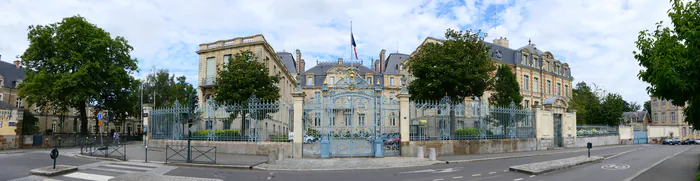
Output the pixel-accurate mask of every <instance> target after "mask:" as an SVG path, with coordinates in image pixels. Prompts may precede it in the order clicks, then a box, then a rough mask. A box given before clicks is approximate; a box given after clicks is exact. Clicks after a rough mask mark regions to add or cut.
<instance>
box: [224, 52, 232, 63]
mask: <svg viewBox="0 0 700 181" xmlns="http://www.w3.org/2000/svg"><path fill="white" fill-rule="evenodd" d="M230 59H231V54H228V55H224V65H226V64H228V61H229V60H230Z"/></svg>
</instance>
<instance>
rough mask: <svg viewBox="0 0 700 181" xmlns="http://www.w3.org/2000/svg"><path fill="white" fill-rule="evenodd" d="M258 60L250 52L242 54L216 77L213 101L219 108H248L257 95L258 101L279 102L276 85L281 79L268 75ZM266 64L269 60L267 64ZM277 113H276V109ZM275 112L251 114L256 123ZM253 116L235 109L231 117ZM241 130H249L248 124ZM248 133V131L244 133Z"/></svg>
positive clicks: (234, 56)
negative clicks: (249, 101) (250, 101)
mask: <svg viewBox="0 0 700 181" xmlns="http://www.w3.org/2000/svg"><path fill="white" fill-rule="evenodd" d="M256 59H257V58H256V56H255V55H254V54H253V52H251V51H250V50H246V51H241V52H238V53H236V54H235V55H233V57H232V58H231V59H230V60H229V61H228V63H227V64H224V65H223V67H222V69H221V70H220V71H219V72H218V74H217V77H216V96H215V97H214V100H215V101H216V103H217V104H218V105H220V106H221V105H223V106H231V105H240V106H243V107H245V106H247V105H248V99H249V98H250V97H251V96H253V95H255V96H256V97H257V98H258V99H261V100H268V101H276V100H278V99H279V98H280V95H279V90H280V89H279V87H277V83H279V81H280V77H278V76H274V75H269V69H268V68H267V66H265V64H264V63H262V62H258V61H255V60H256ZM265 61H267V60H265ZM273 110H275V109H273ZM273 112H274V111H257V113H259V114H252V115H250V116H253V117H254V118H255V119H263V118H266V117H268V116H269V114H270V113H273ZM249 114H250V113H248V112H246V111H244V110H242V109H235V110H233V111H232V113H231V115H230V116H229V117H231V118H235V117H238V115H241V116H242V120H246V116H247V115H249ZM241 127H242V128H243V129H246V127H247V125H246V123H245V121H241ZM241 132H242V133H245V130H242V131H241Z"/></svg>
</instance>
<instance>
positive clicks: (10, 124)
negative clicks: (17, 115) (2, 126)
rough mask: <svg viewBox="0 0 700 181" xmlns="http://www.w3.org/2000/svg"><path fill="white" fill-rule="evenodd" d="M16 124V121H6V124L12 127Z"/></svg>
mask: <svg viewBox="0 0 700 181" xmlns="http://www.w3.org/2000/svg"><path fill="white" fill-rule="evenodd" d="M16 124H17V123H15V122H7V126H12V127H14V126H17V125H16Z"/></svg>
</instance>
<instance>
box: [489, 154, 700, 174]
mask: <svg viewBox="0 0 700 181" xmlns="http://www.w3.org/2000/svg"><path fill="white" fill-rule="evenodd" d="M693 148H696V149H700V147H698V146H695V145H690V146H686V145H683V146H667V145H650V146H645V147H642V149H639V150H637V151H632V152H629V153H627V154H623V155H620V156H617V157H613V158H611V159H607V160H603V161H601V162H599V163H592V164H586V165H581V166H577V167H573V168H569V169H565V170H561V171H557V172H552V173H548V174H543V175H537V176H531V175H526V174H520V173H514V172H509V173H506V174H503V175H501V176H500V177H498V178H492V179H483V180H484V181H491V180H517V181H561V180H567V181H591V180H615V181H618V180H619V181H628V180H630V179H633V178H634V177H635V176H637V175H638V174H642V175H644V176H646V175H649V174H658V177H660V178H661V179H656V180H685V179H675V178H674V176H672V175H671V173H669V172H666V171H663V170H658V171H657V170H654V168H652V169H650V168H651V167H653V166H654V164H656V163H658V162H662V161H663V160H665V159H667V158H669V157H672V156H674V155H676V154H677V153H682V152H684V151H687V150H692V149H693ZM697 156H698V155H697V154H695V157H697ZM694 161H695V164H697V160H696V159H694ZM696 168H697V167H693V168H692V169H696ZM645 171H646V172H645ZM689 174H693V175H694V174H695V172H694V171H691V172H690V173H689ZM658 177H657V178H658ZM638 178H640V179H641V177H638ZM642 180H647V179H642ZM651 180H655V179H651Z"/></svg>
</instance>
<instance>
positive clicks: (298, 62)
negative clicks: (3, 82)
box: [295, 49, 304, 72]
mask: <svg viewBox="0 0 700 181" xmlns="http://www.w3.org/2000/svg"><path fill="white" fill-rule="evenodd" d="M296 52H297V57H296V59H295V60H296V61H297V67H296V68H297V72H302V71H304V69H303V68H301V61H302V60H301V51H300V50H299V49H297V51H296ZM300 68H301V69H300Z"/></svg>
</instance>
